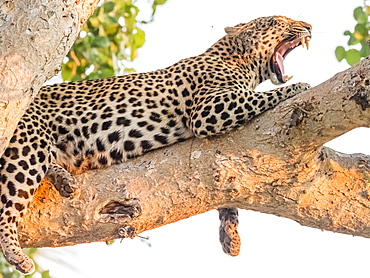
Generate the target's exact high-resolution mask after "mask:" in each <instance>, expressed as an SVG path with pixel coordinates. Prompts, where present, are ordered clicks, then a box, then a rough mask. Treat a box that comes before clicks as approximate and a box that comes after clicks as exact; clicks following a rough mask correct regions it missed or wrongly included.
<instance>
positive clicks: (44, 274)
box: [41, 270, 50, 278]
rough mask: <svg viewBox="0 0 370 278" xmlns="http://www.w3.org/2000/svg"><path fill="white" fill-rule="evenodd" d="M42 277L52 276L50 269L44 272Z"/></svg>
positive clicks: (48, 277)
mask: <svg viewBox="0 0 370 278" xmlns="http://www.w3.org/2000/svg"><path fill="white" fill-rule="evenodd" d="M41 277H42V278H50V274H49V270H46V271H44V272H43V273H42V274H41Z"/></svg>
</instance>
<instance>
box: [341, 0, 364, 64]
mask: <svg viewBox="0 0 370 278" xmlns="http://www.w3.org/2000/svg"><path fill="white" fill-rule="evenodd" d="M369 16H370V6H367V5H365V4H364V7H357V8H356V9H355V10H354V11H353V17H354V18H355V20H356V21H357V24H356V26H355V28H354V31H353V32H350V31H348V30H347V31H345V32H344V35H345V36H349V39H348V43H347V44H348V46H349V47H350V48H349V49H348V50H346V49H345V48H344V47H343V46H338V47H337V48H336V49H335V56H336V57H337V59H338V61H342V60H343V59H345V60H346V61H347V63H348V64H349V65H351V66H352V65H354V64H355V63H357V62H358V61H360V59H361V58H362V57H366V56H368V55H370V47H369V41H370V36H369V30H370V22H369ZM354 46H356V47H357V48H355V47H354Z"/></svg>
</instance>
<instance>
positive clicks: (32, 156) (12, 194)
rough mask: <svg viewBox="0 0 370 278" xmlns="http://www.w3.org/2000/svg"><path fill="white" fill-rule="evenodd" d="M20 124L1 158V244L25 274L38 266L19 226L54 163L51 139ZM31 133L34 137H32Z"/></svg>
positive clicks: (44, 133) (10, 261) (39, 131)
mask: <svg viewBox="0 0 370 278" xmlns="http://www.w3.org/2000/svg"><path fill="white" fill-rule="evenodd" d="M30 130H31V129H27V131H26V129H25V124H24V123H20V124H19V125H18V128H17V130H16V131H15V133H14V136H13V137H12V139H11V140H10V143H9V146H8V147H7V149H6V150H5V152H4V154H3V155H2V157H1V158H0V164H1V167H0V179H1V187H0V188H1V194H0V243H1V248H2V250H3V253H4V255H5V257H6V259H7V260H8V262H9V263H10V264H11V265H13V266H15V268H16V269H17V270H19V271H20V272H22V273H31V272H33V271H34V265H33V262H32V260H31V259H29V258H28V257H27V256H26V255H25V254H24V253H23V252H22V249H21V247H20V245H19V241H18V234H17V227H18V224H19V222H20V220H21V218H22V217H23V215H24V214H25V212H26V210H27V207H28V205H29V203H30V202H31V200H32V197H33V195H34V193H35V190H36V188H37V187H38V185H39V183H40V182H41V180H42V178H43V177H44V175H45V173H46V171H47V168H48V164H49V163H50V159H51V157H50V155H49V153H50V144H49V143H48V142H49V140H50V137H49V135H48V134H46V132H44V131H43V130H42V129H41V128H39V129H36V128H35V127H33V129H32V132H29V131H30ZM30 134H31V135H30Z"/></svg>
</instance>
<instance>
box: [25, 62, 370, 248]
mask: <svg viewBox="0 0 370 278" xmlns="http://www.w3.org/2000/svg"><path fill="white" fill-rule="evenodd" d="M369 69H370V59H364V60H363V61H362V62H360V63H359V64H358V65H356V66H355V67H353V68H350V69H348V70H346V71H344V72H342V73H338V74H337V75H335V76H334V77H332V78H331V79H330V80H328V81H326V82H324V83H322V84H320V85H318V86H317V87H315V88H312V89H310V90H309V91H307V92H305V93H302V94H300V95H297V96H295V97H294V98H291V99H289V100H287V101H285V102H283V103H281V104H280V105H278V106H277V107H276V108H274V109H272V110H270V111H267V112H266V113H264V114H262V115H261V116H259V117H257V118H256V119H254V120H253V121H251V122H250V123H248V124H247V125H246V126H244V127H243V128H241V129H240V130H237V131H234V132H231V133H230V134H227V135H224V136H219V137H214V138H210V139H194V140H188V141H186V142H183V143H181V144H176V145H173V146H170V147H168V148H164V149H160V150H156V151H153V152H151V153H148V154H147V155H145V156H142V157H139V158H136V159H133V160H130V161H128V162H127V163H124V164H121V165H117V166H114V167H110V168H108V169H103V170H97V171H89V172H87V173H85V174H82V175H80V176H78V177H77V178H78V181H79V184H80V189H79V191H78V192H77V194H76V196H75V199H73V200H70V199H63V198H62V197H60V196H59V195H58V193H57V192H56V191H55V190H54V189H53V188H52V186H51V185H50V184H47V183H44V184H43V185H42V187H41V188H40V190H39V191H38V192H37V195H36V197H35V202H33V204H32V206H31V208H30V210H29V213H28V214H27V216H26V217H25V219H24V221H23V223H22V225H21V242H22V244H23V246H24V247H31V246H32V247H44V246H66V245H73V244H77V243H83V242H92V241H106V240H111V239H114V238H119V237H133V236H135V235H136V234H139V233H141V232H143V231H146V230H150V229H154V228H157V227H160V226H162V225H166V224H169V223H172V222H175V221H178V220H181V219H184V218H187V217H190V216H193V215H196V214H200V213H203V212H206V211H209V210H212V209H216V208H218V207H225V206H227V207H238V208H242V209H250V210H256V211H260V212H264V213H270V214H275V215H278V216H282V217H286V218H290V219H293V220H295V221H297V222H299V223H300V224H302V225H305V226H310V227H314V228H319V229H325V230H331V231H334V232H340V233H346V234H351V235H357V236H363V237H370V197H369V196H370V194H369V185H370V179H369V175H368V174H367V171H369V168H370V156H366V155H363V154H353V155H347V154H342V153H338V152H336V151H334V150H331V149H329V148H326V147H322V145H323V144H324V143H325V142H327V141H329V140H331V139H333V138H335V137H337V136H339V135H341V134H343V133H345V132H347V131H350V130H351V129H353V128H356V127H367V126H369V123H370V121H369V119H370V109H369V108H370V81H369V80H370V70H369Z"/></svg>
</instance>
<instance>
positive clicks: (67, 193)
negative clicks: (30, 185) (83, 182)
mask: <svg viewBox="0 0 370 278" xmlns="http://www.w3.org/2000/svg"><path fill="white" fill-rule="evenodd" d="M45 178H47V179H48V180H49V181H50V182H51V183H52V184H53V185H54V187H55V188H56V190H58V192H59V194H60V196H62V197H66V198H70V197H72V198H73V193H74V191H75V189H76V188H77V186H76V179H75V178H74V176H72V175H71V174H70V173H68V172H67V171H66V170H65V169H64V168H62V167H60V166H59V165H56V164H51V165H50V166H49V169H48V171H47V172H46V174H45Z"/></svg>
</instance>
